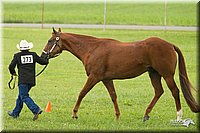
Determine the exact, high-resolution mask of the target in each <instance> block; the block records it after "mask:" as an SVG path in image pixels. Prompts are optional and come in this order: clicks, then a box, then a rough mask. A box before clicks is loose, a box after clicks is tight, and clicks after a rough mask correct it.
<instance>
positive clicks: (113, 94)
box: [103, 80, 120, 120]
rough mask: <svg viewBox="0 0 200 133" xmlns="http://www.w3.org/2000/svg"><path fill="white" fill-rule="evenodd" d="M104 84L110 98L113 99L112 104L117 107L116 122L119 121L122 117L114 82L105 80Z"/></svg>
mask: <svg viewBox="0 0 200 133" xmlns="http://www.w3.org/2000/svg"><path fill="white" fill-rule="evenodd" d="M103 83H104V85H105V86H106V88H107V90H108V92H109V94H110V97H111V99H112V102H113V104H114V107H115V115H116V120H118V119H119V116H120V111H119V107H118V103H117V95H116V92H115V87H114V84H113V81H112V80H104V81H103Z"/></svg>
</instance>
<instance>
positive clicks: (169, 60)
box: [42, 28, 200, 121]
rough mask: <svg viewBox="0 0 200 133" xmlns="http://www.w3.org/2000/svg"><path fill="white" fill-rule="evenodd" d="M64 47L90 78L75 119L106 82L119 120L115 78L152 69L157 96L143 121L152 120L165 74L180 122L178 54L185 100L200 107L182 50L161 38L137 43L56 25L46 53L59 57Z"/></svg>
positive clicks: (131, 76) (196, 108) (150, 73)
mask: <svg viewBox="0 0 200 133" xmlns="http://www.w3.org/2000/svg"><path fill="white" fill-rule="evenodd" d="M63 50H66V51H69V52H71V53H72V54H73V55H74V56H76V57H77V58H78V59H79V60H81V61H82V63H83V65H84V67H85V70H86V73H87V76H88V79H87V82H86V83H85V85H84V87H83V89H82V90H81V92H80V94H79V96H78V99H77V101H76V104H75V106H74V109H73V113H72V118H78V116H77V112H78V109H79V106H80V104H81V101H82V99H83V98H84V96H85V95H86V94H87V93H88V92H89V91H90V90H91V89H92V88H93V87H94V86H95V84H97V83H98V82H100V81H102V82H103V84H104V85H105V86H106V88H107V90H108V92H109V94H110V97H111V99H112V102H113V104H114V108H115V114H116V119H118V118H119V116H120V111H119V107H118V103H117V96H116V92H115V87H114V84H113V80H114V79H128V78H134V77H137V76H139V75H141V74H143V73H144V72H147V71H148V72H149V77H150V79H151V83H152V85H153V87H154V90H155V96H154V97H153V99H152V101H151V103H150V104H149V105H148V107H147V108H146V111H145V113H144V118H143V121H146V120H148V119H149V113H150V112H151V110H152V108H153V107H154V105H155V104H156V102H157V101H158V99H159V98H160V96H161V95H162V94H163V92H164V91H163V87H162V84H161V77H163V78H164V80H165V81H166V83H167V86H168V87H169V89H170V91H171V93H172V96H173V97H174V99H175V104H176V110H177V121H181V118H182V109H181V104H180V97H179V89H178V88H177V85H176V83H175V81H174V74H175V68H176V63H177V57H176V53H177V54H178V66H179V79H180V84H181V89H182V92H183V95H184V97H185V100H186V102H187V104H188V106H189V107H190V109H191V110H192V111H193V112H195V113H197V112H200V106H199V105H198V103H197V102H196V101H195V99H194V97H193V95H192V93H191V84H190V82H189V80H188V76H187V73H186V67H185V61H184V57H183V55H182V52H181V50H180V49H179V48H178V47H177V46H175V45H173V44H171V43H169V42H167V41H165V40H162V39H160V38H157V37H150V38H148V39H145V40H142V41H137V42H120V41H117V40H114V39H108V38H96V37H92V36H86V35H79V34H72V33H62V32H61V29H60V28H59V30H58V31H55V29H54V28H53V32H52V37H51V38H50V39H49V40H48V43H47V44H46V46H45V47H44V49H43V52H42V56H43V55H49V57H50V58H53V57H56V56H57V55H58V54H60V53H61V52H62V51H63Z"/></svg>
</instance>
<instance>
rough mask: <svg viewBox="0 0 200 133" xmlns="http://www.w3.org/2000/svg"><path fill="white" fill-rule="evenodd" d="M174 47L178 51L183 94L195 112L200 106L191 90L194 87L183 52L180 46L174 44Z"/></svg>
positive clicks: (199, 109) (199, 110) (198, 110)
mask: <svg viewBox="0 0 200 133" xmlns="http://www.w3.org/2000/svg"><path fill="white" fill-rule="evenodd" d="M174 49H175V51H176V52H177V53H178V67H179V80H180V84H181V90H182V92H183V96H184V97H185V100H186V102H187V104H188V106H189V107H190V109H191V110H192V112H195V113H197V112H200V106H199V105H198V104H197V102H196V101H195V99H194V97H193V95H192V92H191V88H193V87H192V85H191V83H190V81H189V79H188V76H187V72H186V66H185V60H184V57H183V54H182V52H181V50H180V49H179V48H178V47H176V46H174Z"/></svg>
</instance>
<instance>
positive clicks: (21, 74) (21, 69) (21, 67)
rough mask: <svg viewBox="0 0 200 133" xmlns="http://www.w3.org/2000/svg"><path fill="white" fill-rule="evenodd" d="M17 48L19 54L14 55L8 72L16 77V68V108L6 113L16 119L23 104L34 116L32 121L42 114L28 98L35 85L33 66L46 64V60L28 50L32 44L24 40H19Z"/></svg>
mask: <svg viewBox="0 0 200 133" xmlns="http://www.w3.org/2000/svg"><path fill="white" fill-rule="evenodd" d="M17 48H18V49H19V50H20V52H18V53H16V54H14V57H13V60H12V61H11V63H10V65H9V71H10V74H12V75H15V76H16V75H17V74H16V71H15V67H16V65H17V68H18V90H19V94H18V98H17V100H16V106H15V108H14V109H13V111H12V112H11V111H8V115H9V116H11V117H13V118H17V117H19V114H20V112H21V110H22V108H23V103H25V104H26V105H27V107H28V108H29V109H30V110H31V111H32V113H33V114H34V117H33V120H37V119H38V115H39V114H41V113H42V110H41V109H40V108H39V107H38V105H37V104H36V103H35V102H34V101H33V99H32V98H31V97H30V96H29V91H30V89H31V88H32V87H33V86H35V85H36V82H35V64H36V62H37V63H39V64H41V65H46V64H48V58H42V57H39V56H38V55H37V54H36V53H35V52H30V51H29V50H30V49H31V48H33V44H32V43H28V42H27V41H26V40H21V41H20V44H17Z"/></svg>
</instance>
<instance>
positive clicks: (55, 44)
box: [42, 34, 62, 57]
mask: <svg viewBox="0 0 200 133" xmlns="http://www.w3.org/2000/svg"><path fill="white" fill-rule="evenodd" d="M59 41H60V34H59V36H57V37H56V43H54V45H53V46H52V47H51V49H50V50H49V51H48V52H46V51H45V50H44V49H43V50H42V52H43V53H45V54H46V55H50V54H51V52H52V51H53V50H54V48H55V47H56V46H58V47H59V49H60V53H62V48H61V46H60V45H59V44H58V42H59ZM60 53H58V54H55V55H54V57H56V56H58V55H60Z"/></svg>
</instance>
